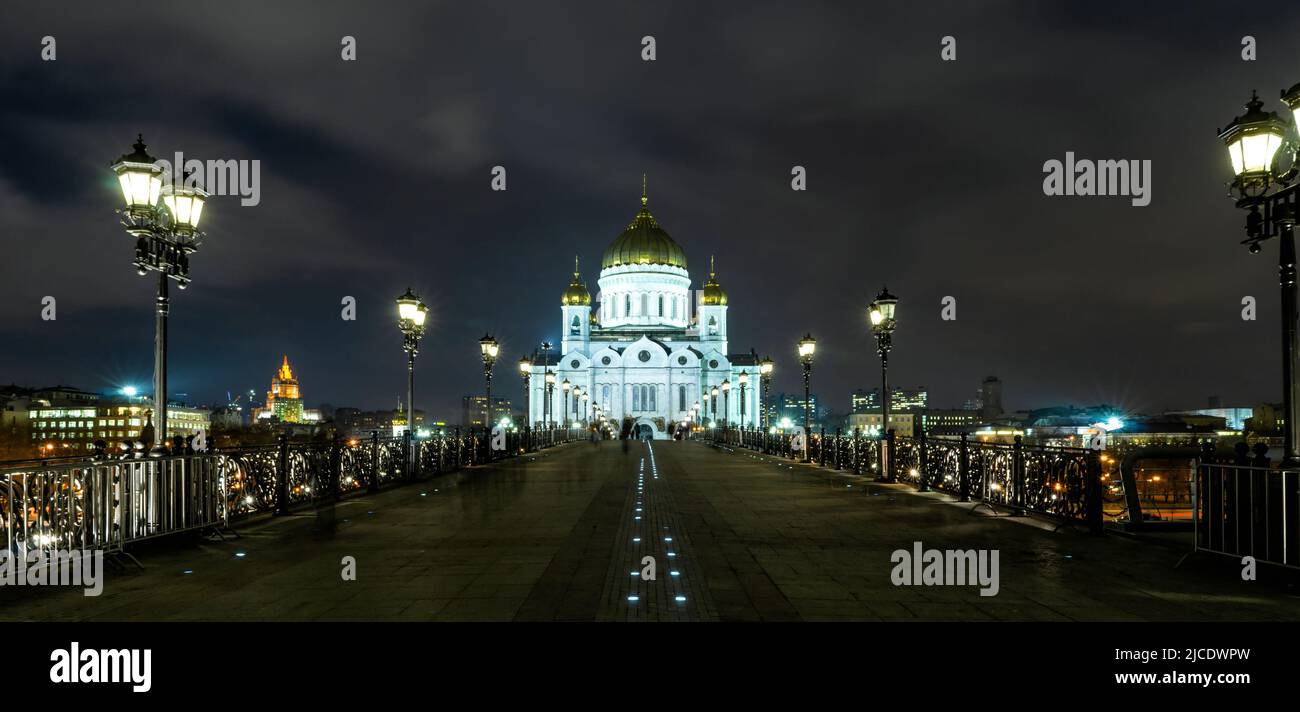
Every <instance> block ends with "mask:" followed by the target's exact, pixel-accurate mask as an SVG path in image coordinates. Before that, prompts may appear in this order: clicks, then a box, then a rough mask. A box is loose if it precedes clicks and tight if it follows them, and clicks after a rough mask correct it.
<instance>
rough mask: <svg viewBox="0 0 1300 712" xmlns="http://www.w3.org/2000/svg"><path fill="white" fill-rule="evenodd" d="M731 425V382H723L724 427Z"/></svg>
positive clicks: (726, 380) (724, 380) (725, 380)
mask: <svg viewBox="0 0 1300 712" xmlns="http://www.w3.org/2000/svg"><path fill="white" fill-rule="evenodd" d="M730 425H731V381H730V380H728V379H725V378H724V379H723V380H722V427H724V428H726V427H729V426H730Z"/></svg>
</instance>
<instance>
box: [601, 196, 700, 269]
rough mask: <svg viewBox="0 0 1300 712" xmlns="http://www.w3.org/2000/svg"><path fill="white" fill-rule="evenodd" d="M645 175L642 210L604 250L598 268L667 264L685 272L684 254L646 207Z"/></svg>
mask: <svg viewBox="0 0 1300 712" xmlns="http://www.w3.org/2000/svg"><path fill="white" fill-rule="evenodd" d="M647 202H648V200H647V198H646V194H645V176H642V177H641V209H640V210H638V211H637V212H636V217H634V218H632V223H631V224H630V225H628V226H627V229H625V230H624V231H623V232H622V234H620V235H619V236H618V237H616V238H614V241H613V242H611V243H610V244H609V247H607V248H605V256H604V258H603V259H601V261H600V268H601V269H606V268H609V267H617V266H619V265H667V266H669V267H681V268H682V269H686V253H685V252H683V251H682V248H681V247H680V246H678V244H677V243H676V242H674V241H673V238H671V237H669V236H668V233H666V232H664V229H663V228H661V227H659V222H658V221H656V220H655V217H654V216H653V215H651V214H650V209H649V208H647V207H646V203H647Z"/></svg>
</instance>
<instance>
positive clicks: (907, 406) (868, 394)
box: [850, 386, 929, 414]
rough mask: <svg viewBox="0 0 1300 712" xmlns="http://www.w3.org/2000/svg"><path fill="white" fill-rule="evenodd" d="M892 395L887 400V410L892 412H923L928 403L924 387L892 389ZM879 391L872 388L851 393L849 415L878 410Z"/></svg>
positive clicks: (879, 404) (927, 395)
mask: <svg viewBox="0 0 1300 712" xmlns="http://www.w3.org/2000/svg"><path fill="white" fill-rule="evenodd" d="M892 390H893V395H892V397H891V398H890V399H889V409H890V410H891V411H893V410H924V409H925V408H926V406H927V405H928V403H929V394H928V393H927V392H926V390H925V386H918V387H917V388H894V389H892ZM880 406H881V403H880V389H879V388H872V389H871V390H869V391H866V390H862V389H858V390H856V391H854V392H853V400H852V409H851V410H850V412H851V413H855V414H863V413H874V412H877V411H879V410H880Z"/></svg>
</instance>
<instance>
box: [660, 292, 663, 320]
mask: <svg viewBox="0 0 1300 712" xmlns="http://www.w3.org/2000/svg"><path fill="white" fill-rule="evenodd" d="M663 315H664V295H662V294H660V295H659V316H663Z"/></svg>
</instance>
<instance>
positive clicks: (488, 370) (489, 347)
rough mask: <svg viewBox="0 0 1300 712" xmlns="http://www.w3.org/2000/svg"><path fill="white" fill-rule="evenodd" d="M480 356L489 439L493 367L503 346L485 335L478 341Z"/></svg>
mask: <svg viewBox="0 0 1300 712" xmlns="http://www.w3.org/2000/svg"><path fill="white" fill-rule="evenodd" d="M478 350H479V355H480V356H482V357H483V380H484V382H485V383H486V385H487V401H486V402H485V403H484V404H483V430H484V435H485V437H489V436H490V434H491V432H492V367H493V366H494V365H495V364H496V362H497V353H498V352H499V351H500V350H501V345H500V344H498V343H497V340H496V339H494V338H492V335H491V334H484V335H483V338H481V339H479V340H478ZM491 452H492V451H491V449H489V450H488V457H491Z"/></svg>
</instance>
